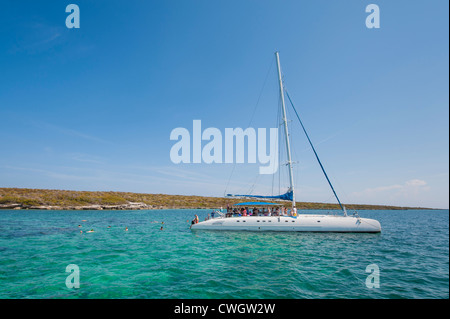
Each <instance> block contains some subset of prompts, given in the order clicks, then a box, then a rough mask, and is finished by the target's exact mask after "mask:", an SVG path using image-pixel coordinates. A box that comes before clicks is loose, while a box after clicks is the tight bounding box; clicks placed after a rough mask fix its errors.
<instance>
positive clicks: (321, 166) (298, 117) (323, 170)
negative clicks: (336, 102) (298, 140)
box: [286, 91, 345, 212]
mask: <svg viewBox="0 0 450 319" xmlns="http://www.w3.org/2000/svg"><path fill="white" fill-rule="evenodd" d="M286 96H287V97H288V99H289V102H290V103H291V106H292V108H293V109H294V112H295V115H297V119H298V121H299V122H300V125H301V126H302V128H303V132H305V135H306V138H307V139H308V142H309V145H311V148H312V150H313V152H314V155H315V156H316V159H317V162H319V165H320V168H321V169H322V172H323V174H324V175H325V177H326V179H327V181H328V184H329V185H330V187H331V190H332V191H333V194H334V196H335V197H336V199H337V201H338V203H339V206H340V207H341V209H342V210H343V211H344V212H345V210H344V207H343V206H342V204H341V201H340V200H339V197H338V196H337V194H336V192H335V190H334V187H333V185H332V184H331V182H330V179H329V178H328V175H327V173H326V172H325V169H324V168H323V165H322V163H321V162H320V159H319V155H317V152H316V150H315V149H314V146H313V144H312V142H311V140H310V139H309V136H308V133H307V132H306V129H305V127H304V126H303V123H302V120H301V119H300V116H299V115H298V113H297V110H296V109H295V106H294V103H292V100H291V97H290V96H289V93H288V92H287V91H286Z"/></svg>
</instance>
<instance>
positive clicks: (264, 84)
mask: <svg viewBox="0 0 450 319" xmlns="http://www.w3.org/2000/svg"><path fill="white" fill-rule="evenodd" d="M274 60H275V59H274V58H273V57H272V60H271V61H272V62H271V63H270V67H269V70H268V71H267V74H266V78H265V79H264V83H263V86H262V88H261V91H260V92H259V96H258V100H257V101H256V105H255V107H254V109H253V114H252V116H251V117H250V122H249V123H248V125H247V127H250V124H252V121H253V117H254V116H255V113H256V109H257V108H258V104H259V100H260V99H261V95H262V92H263V91H264V88H265V87H266V83H267V79H268V78H269V74H270V71H271V70H272V65H273V61H274ZM233 162H234V161H233ZM235 168H236V162H234V163H233V168H232V169H231V174H230V177H229V178H228V182H227V185H226V186H225V191H224V192H223V194H224V196H226V193H227V189H228V186H229V184H230V181H231V177H232V176H233V173H234V169H235Z"/></svg>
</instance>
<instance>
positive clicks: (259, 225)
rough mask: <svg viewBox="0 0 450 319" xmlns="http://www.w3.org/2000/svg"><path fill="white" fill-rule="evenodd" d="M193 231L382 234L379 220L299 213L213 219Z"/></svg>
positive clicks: (199, 224)
mask: <svg viewBox="0 0 450 319" xmlns="http://www.w3.org/2000/svg"><path fill="white" fill-rule="evenodd" d="M191 229H193V230H239V231H290V232H293V231H294V232H342V233H348V232H350V233H379V232H381V225H380V223H379V222H378V221H377V220H374V219H369V218H360V217H353V216H331V215H298V216H297V218H294V217H285V216H259V217H257V216H247V217H229V218H214V219H209V220H206V221H203V222H200V223H197V224H194V225H192V227H191Z"/></svg>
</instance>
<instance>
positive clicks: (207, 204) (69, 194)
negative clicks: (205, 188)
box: [0, 188, 440, 211]
mask: <svg viewBox="0 0 450 319" xmlns="http://www.w3.org/2000/svg"><path fill="white" fill-rule="evenodd" d="M245 201H252V200H251V199H245V198H238V197H230V198H226V197H208V196H197V195H191V196H189V195H168V194H144V193H130V192H113V191H70V190H49V189H28V188H0V210H2V209H16V210H155V209H219V208H221V207H222V208H223V209H226V207H227V205H230V206H232V205H234V204H237V203H240V202H245ZM261 201H262V202H268V203H270V202H274V201H268V200H261ZM277 202H280V203H285V206H291V202H288V201H277ZM344 205H345V206H346V208H347V210H348V211H351V210H418V209H420V210H440V209H438V208H426V207H402V206H388V205H367V204H344ZM295 206H296V208H297V209H298V210H313V209H314V210H340V207H339V205H338V204H330V203H314V202H296V205H295Z"/></svg>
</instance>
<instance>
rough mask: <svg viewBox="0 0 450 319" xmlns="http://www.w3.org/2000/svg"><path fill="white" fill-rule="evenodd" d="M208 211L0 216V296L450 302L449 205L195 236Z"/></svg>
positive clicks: (11, 212)
mask: <svg viewBox="0 0 450 319" xmlns="http://www.w3.org/2000/svg"><path fill="white" fill-rule="evenodd" d="M209 212H210V211H209V210H151V211H32V210H3V211H0V298H158V299H166V298H171V299H178V298H185V299H190V298H196V299H197V298H198V299H200V298H215V299H218V298H220V299H222V298H245V299H247V298H249V299H252V298H295V299H298V298H316V299H317V298H449V211H448V210H443V211H425V210H422V211H419V210H418V211H361V212H360V215H361V217H368V218H375V219H377V220H379V221H380V223H381V225H382V233H381V234H344V233H342V234H341V233H276V232H267V233H252V232H231V231H228V232H212V231H196V232H193V231H190V230H189V222H188V221H189V220H191V219H192V218H193V216H194V214H198V215H199V217H200V219H201V220H202V219H204V217H205V216H206V214H207V213H209ZM308 213H317V211H316V212H314V211H308ZM82 220H86V221H84V222H83V221H82ZM161 222H164V224H162V223H161ZM78 225H81V226H82V227H81V228H79V227H78ZM108 226H111V228H108ZM161 226H163V230H162V231H161V230H160V227H161ZM125 227H128V231H125ZM90 229H94V231H95V232H93V233H86V231H87V230H90ZM80 230H83V233H80ZM69 264H75V265H77V266H78V267H79V270H80V273H79V274H80V287H79V288H72V289H69V288H67V287H66V277H67V276H69V273H66V266H67V265H69ZM370 264H376V265H377V266H378V268H379V271H380V273H379V283H380V286H379V288H372V289H369V288H368V287H367V286H366V278H367V276H369V275H370V273H369V272H366V267H367V266H368V265H370Z"/></svg>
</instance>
